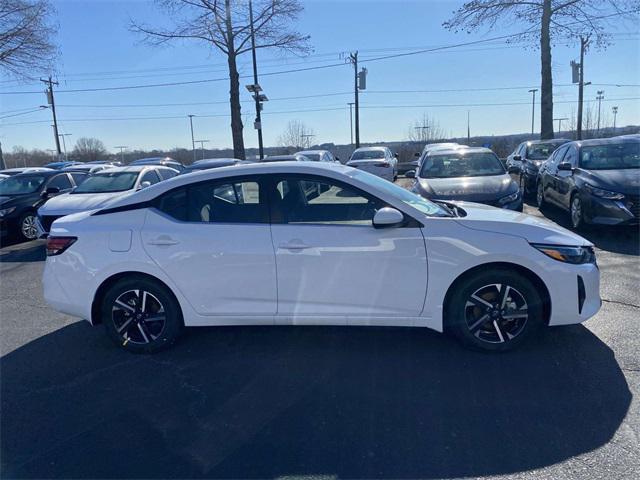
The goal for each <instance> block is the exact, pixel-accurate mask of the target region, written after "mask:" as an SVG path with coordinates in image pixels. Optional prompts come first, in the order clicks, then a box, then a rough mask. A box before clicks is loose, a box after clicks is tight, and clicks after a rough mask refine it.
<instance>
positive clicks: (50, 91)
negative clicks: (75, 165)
mask: <svg viewBox="0 0 640 480" xmlns="http://www.w3.org/2000/svg"><path fill="white" fill-rule="evenodd" d="M40 81H41V82H43V83H44V84H45V85H47V89H46V90H45V92H44V93H45V94H46V95H47V102H48V103H49V105H51V112H52V113H53V135H54V137H55V139H56V151H57V152H58V155H60V154H62V151H61V150H60V138H59V136H58V120H57V118H56V103H55V99H54V98H53V86H54V85H56V86H57V85H58V82H54V81H53V80H51V75H49V78H48V79H43V78H41V79H40Z"/></svg>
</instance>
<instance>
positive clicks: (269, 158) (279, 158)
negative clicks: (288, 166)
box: [258, 153, 304, 163]
mask: <svg viewBox="0 0 640 480" xmlns="http://www.w3.org/2000/svg"><path fill="white" fill-rule="evenodd" d="M298 157H304V155H302V154H300V153H292V154H291V155H269V156H267V157H264V158H263V159H262V160H260V162H262V163H269V162H286V161H298ZM260 162H258V163H260Z"/></svg>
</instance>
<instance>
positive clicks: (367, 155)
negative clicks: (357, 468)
mask: <svg viewBox="0 0 640 480" xmlns="http://www.w3.org/2000/svg"><path fill="white" fill-rule="evenodd" d="M378 158H384V152H383V151H382V150H356V151H355V152H353V155H351V160H375V159H378Z"/></svg>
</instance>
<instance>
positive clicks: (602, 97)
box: [596, 90, 604, 136]
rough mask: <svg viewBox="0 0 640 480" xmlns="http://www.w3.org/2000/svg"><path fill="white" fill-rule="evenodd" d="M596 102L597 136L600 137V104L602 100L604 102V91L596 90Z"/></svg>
mask: <svg viewBox="0 0 640 480" xmlns="http://www.w3.org/2000/svg"><path fill="white" fill-rule="evenodd" d="M596 93H597V94H598V95H596V100H598V136H600V105H601V104H602V100H604V90H598V91H597V92H596Z"/></svg>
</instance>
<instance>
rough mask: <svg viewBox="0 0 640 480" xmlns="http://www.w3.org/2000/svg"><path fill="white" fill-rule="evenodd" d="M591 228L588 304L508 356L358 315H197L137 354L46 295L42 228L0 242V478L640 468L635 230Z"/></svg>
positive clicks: (447, 474)
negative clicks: (208, 322)
mask: <svg viewBox="0 0 640 480" xmlns="http://www.w3.org/2000/svg"><path fill="white" fill-rule="evenodd" d="M525 208H526V210H525V211H528V212H529V213H533V214H537V215H539V214H540V213H539V212H538V211H537V210H536V209H534V208H532V207H530V206H526V207H525ZM545 215H546V216H548V217H549V218H551V219H553V220H556V221H558V222H559V223H562V224H565V225H566V220H565V218H564V216H563V215H562V214H561V213H559V212H558V211H555V210H551V209H550V210H549V211H545ZM586 236H587V237H588V238H589V239H590V240H592V241H593V242H594V243H595V244H596V246H597V247H598V252H597V253H598V262H599V265H600V267H601V269H602V286H601V294H602V297H603V300H604V304H603V307H602V309H601V311H600V313H598V315H596V316H595V317H594V318H592V319H591V320H589V321H588V322H586V323H585V324H584V325H577V326H569V327H556V328H550V329H545V330H544V331H543V332H541V334H540V335H539V336H538V337H537V338H536V339H534V340H533V341H532V342H529V343H527V344H526V345H524V346H523V348H521V349H520V350H518V351H515V352H512V353H508V354H504V355H488V354H483V353H476V352H472V351H468V350H464V349H462V348H461V347H459V346H458V344H457V343H456V342H454V341H453V340H451V339H449V338H447V337H446V336H443V335H440V334H438V333H436V332H430V331H424V330H417V329H404V328H402V329H401V328H397V329H393V328H355V327H351V328H349V327H345V328H327V327H322V328H316V327H277V328H274V327H230V328H201V329H191V330H189V331H188V332H187V334H186V335H185V336H184V337H183V339H182V341H181V342H180V343H179V344H178V345H176V346H175V347H174V348H173V349H171V350H169V351H166V352H162V353H160V354H156V355H153V356H136V355H131V354H128V353H125V352H122V351H120V350H118V349H117V348H115V347H114V346H113V345H112V344H111V343H110V341H109V340H108V339H107V338H106V336H105V335H104V332H103V331H102V328H101V327H98V328H93V327H91V326H90V325H89V324H88V323H86V322H84V321H81V320H78V319H75V318H70V317H67V316H64V315H61V314H58V313H56V312H54V311H52V310H51V309H50V308H48V307H47V306H46V305H45V304H44V302H43V299H42V292H41V285H40V277H41V272H42V268H43V261H44V250H43V245H42V242H39V241H37V242H30V243H25V244H16V245H12V246H8V247H5V248H2V249H0V350H1V351H0V354H1V359H0V394H1V397H0V401H1V412H2V418H1V423H0V462H1V463H0V467H1V469H2V470H1V472H0V476H1V477H2V478H15V477H23V478H26V477H30V478H34V477H38V478H87V477H91V478H94V477H101V478H123V477H127V478H143V477H144V478H178V477H179V478H191V477H218V478H219V477H225V478H231V477H233V478H304V477H307V478H311V477H313V478H407V479H408V478H456V477H480V476H482V477H484V476H487V477H497V476H501V478H553V479H562V478H587V477H588V478H607V479H611V478H629V479H631V478H638V476H639V475H640V403H639V402H638V395H639V394H640V354H639V346H640V340H639V338H640V295H639V293H638V291H639V289H640V247H639V238H638V233H637V231H634V230H629V229H626V230H619V229H602V230H599V231H592V232H588V233H587V234H586Z"/></svg>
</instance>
